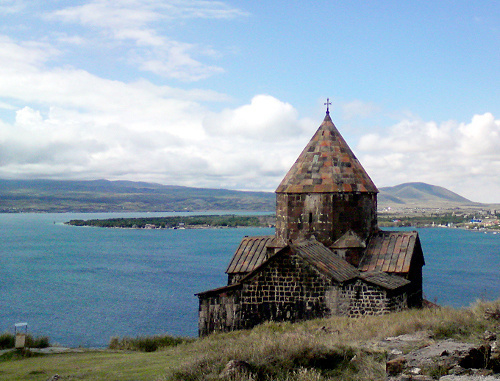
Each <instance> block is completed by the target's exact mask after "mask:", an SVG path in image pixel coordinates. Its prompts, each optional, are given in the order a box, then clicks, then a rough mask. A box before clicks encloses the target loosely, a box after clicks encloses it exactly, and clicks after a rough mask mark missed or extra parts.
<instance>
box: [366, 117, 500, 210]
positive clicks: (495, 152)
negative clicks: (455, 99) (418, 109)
mask: <svg viewBox="0 0 500 381" xmlns="http://www.w3.org/2000/svg"><path fill="white" fill-rule="evenodd" d="M357 151H358V152H359V153H360V154H359V158H360V160H361V162H362V163H363V165H364V167H365V169H366V170H367V172H368V173H369V174H370V176H371V177H372V179H373V180H374V181H375V182H376V183H377V184H378V185H379V186H387V185H396V184H398V183H401V182H409V181H424V182H427V183H430V184H435V185H441V186H444V187H446V188H448V189H450V190H453V191H455V192H457V193H459V194H461V195H463V196H465V197H467V198H470V199H471V200H473V201H484V202H499V199H498V194H500V179H499V177H498V173H500V120H498V119H495V118H494V116H493V115H492V114H491V113H486V114H483V115H475V116H473V118H472V120H471V122H470V123H467V124H466V123H457V122H454V121H448V122H444V123H441V124H437V123H436V122H424V121H421V120H404V121H401V122H400V123H398V124H397V125H395V126H393V127H392V128H391V130H390V131H389V134H388V136H385V137H382V136H380V135H378V134H368V135H365V136H363V137H362V138H361V139H360V141H359V144H358V146H357Z"/></svg>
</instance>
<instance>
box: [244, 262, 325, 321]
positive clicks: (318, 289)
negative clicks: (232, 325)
mask: <svg viewBox="0 0 500 381" xmlns="http://www.w3.org/2000/svg"><path fill="white" fill-rule="evenodd" d="M331 287H332V286H331V283H330V281H329V280H328V279H326V278H325V277H323V276H321V275H320V274H319V273H318V272H317V271H315V270H313V269H312V268H310V267H309V266H308V265H307V264H306V263H305V262H304V261H303V260H302V259H301V258H300V257H298V256H296V255H287V254H285V255H282V256H280V257H279V258H276V260H274V261H272V262H271V263H270V264H269V265H268V266H267V268H266V269H265V271H262V272H261V273H260V274H258V275H257V276H256V277H255V278H254V279H252V281H251V282H249V283H248V284H245V285H244V286H243V289H242V293H241V318H242V325H243V326H244V328H249V327H252V326H254V325H256V324H259V323H262V322H264V321H285V320H286V321H297V320H302V319H311V318H315V317H323V316H328V315H329V313H330V311H329V309H328V308H327V306H326V304H325V293H326V291H327V290H328V289H329V288H331Z"/></svg>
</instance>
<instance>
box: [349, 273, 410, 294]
mask: <svg viewBox="0 0 500 381" xmlns="http://www.w3.org/2000/svg"><path fill="white" fill-rule="evenodd" d="M359 278H360V279H362V280H364V281H366V282H368V283H372V284H376V285H377V286H380V287H382V288H385V289H387V290H396V289H398V288H400V287H403V286H406V285H407V284H410V283H411V282H410V281H409V280H407V279H405V278H402V277H400V276H397V275H390V274H387V273H384V272H382V271H368V272H365V273H361V274H360V276H359Z"/></svg>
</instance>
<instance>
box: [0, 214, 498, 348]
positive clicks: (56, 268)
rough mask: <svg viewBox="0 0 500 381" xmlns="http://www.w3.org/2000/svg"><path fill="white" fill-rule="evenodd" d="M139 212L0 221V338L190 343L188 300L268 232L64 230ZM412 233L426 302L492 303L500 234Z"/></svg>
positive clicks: (192, 306)
mask: <svg viewBox="0 0 500 381" xmlns="http://www.w3.org/2000/svg"><path fill="white" fill-rule="evenodd" d="M173 214H174V213H148V214H147V215H148V216H166V215H173ZM197 214H200V213H197ZM212 214H213V213H212ZM144 215H145V214H130V213H129V214H112V213H108V214H83V213H79V214H0V290H1V292H0V332H1V331H12V329H13V326H14V323H17V322H28V324H29V331H30V332H31V333H32V334H34V335H43V336H49V337H50V338H51V341H52V342H56V343H59V344H62V345H67V346H85V347H103V346H106V345H107V343H108V342H109V339H110V338H111V337H112V336H126V335H128V336H137V335H153V334H160V333H169V334H172V335H182V336H195V335H196V334H197V313H198V303H197V302H198V300H197V298H196V297H195V296H194V294H195V293H197V292H200V291H204V290H207V289H211V288H215V287H220V286H223V285H225V284H226V275H225V274H224V270H225V269H226V266H227V264H228V263H229V260H230V258H231V256H232V254H233V253H234V251H235V250H236V248H237V246H238V244H239V242H240V240H241V238H242V237H243V236H245V235H266V234H273V233H274V230H273V229H268V228H239V229H207V230H202V229H186V230H135V229H131V230H128V229H103V228H86V227H73V226H67V225H64V224H63V222H65V221H68V220H70V219H75V218H78V219H91V218H111V217H125V216H128V217H134V216H137V217H139V216H144ZM419 234H420V239H421V242H422V246H423V250H424V255H425V260H426V266H425V267H424V293H425V296H426V298H427V299H429V300H431V301H437V303H439V304H442V305H450V306H454V307H462V306H468V305H470V304H471V303H472V302H474V301H475V300H476V299H478V298H482V299H488V300H490V299H496V298H499V297H500V234H496V235H494V234H491V233H488V234H484V233H481V232H472V231H464V230H458V229H440V228H434V229H419Z"/></svg>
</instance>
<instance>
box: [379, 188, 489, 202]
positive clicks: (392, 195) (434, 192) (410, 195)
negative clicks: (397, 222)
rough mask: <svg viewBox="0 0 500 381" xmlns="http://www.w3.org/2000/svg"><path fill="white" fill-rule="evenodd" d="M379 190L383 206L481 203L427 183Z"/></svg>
mask: <svg viewBox="0 0 500 381" xmlns="http://www.w3.org/2000/svg"><path fill="white" fill-rule="evenodd" d="M379 191H380V193H379V195H378V202H379V205H381V206H385V205H390V204H395V205H399V206H401V205H418V206H424V205H425V206H441V205H457V206H458V205H461V206H478V205H480V204H479V203H476V202H473V201H470V200H468V199H466V198H465V197H462V196H460V195H458V194H456V193H454V192H452V191H450V190H448V189H446V188H443V187H440V186H436V185H430V184H426V183H404V184H400V185H396V186H393V187H383V188H379Z"/></svg>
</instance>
